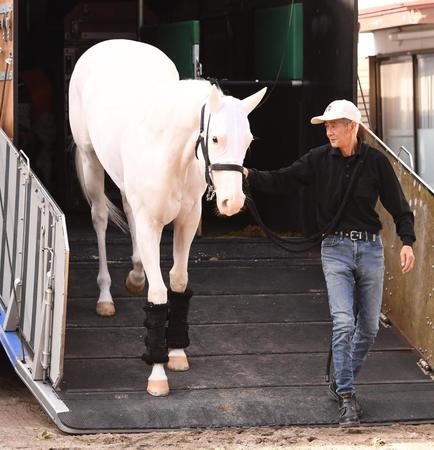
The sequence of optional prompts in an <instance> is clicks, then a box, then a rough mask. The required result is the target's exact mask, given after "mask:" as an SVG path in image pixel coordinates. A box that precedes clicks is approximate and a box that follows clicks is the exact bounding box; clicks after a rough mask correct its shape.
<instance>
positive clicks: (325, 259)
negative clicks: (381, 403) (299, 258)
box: [321, 236, 384, 395]
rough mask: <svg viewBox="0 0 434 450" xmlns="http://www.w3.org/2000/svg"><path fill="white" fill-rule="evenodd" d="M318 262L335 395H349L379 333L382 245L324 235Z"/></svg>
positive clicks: (378, 238) (382, 271) (381, 292)
mask: <svg viewBox="0 0 434 450" xmlns="http://www.w3.org/2000/svg"><path fill="white" fill-rule="evenodd" d="M321 260H322V268H323V271H324V276H325V280H326V284H327V292H328V298H329V307H330V314H331V317H332V320H333V336H332V351H333V364H334V370H335V380H336V385H337V393H338V394H340V395H342V394H347V393H353V392H354V391H355V390H354V385H353V383H354V379H355V378H356V376H357V374H358V372H359V370H360V368H361V366H362V363H363V361H364V360H365V359H366V357H367V355H368V351H369V349H370V347H371V346H372V344H373V343H374V340H375V337H376V336H377V333H378V328H379V321H380V312H381V300H382V297H383V279H384V250H383V243H382V241H381V238H380V237H379V236H377V239H376V241H375V242H372V241H352V240H351V239H349V238H345V237H344V238H341V237H339V236H328V237H326V238H325V239H324V240H323V241H322V244H321Z"/></svg>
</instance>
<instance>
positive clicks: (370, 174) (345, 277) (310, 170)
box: [244, 100, 416, 426]
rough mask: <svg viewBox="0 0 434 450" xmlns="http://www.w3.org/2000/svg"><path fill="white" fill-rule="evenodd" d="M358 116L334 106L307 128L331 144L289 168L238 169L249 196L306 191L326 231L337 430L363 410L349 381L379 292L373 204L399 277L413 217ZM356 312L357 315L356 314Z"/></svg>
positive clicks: (364, 348) (374, 328)
mask: <svg viewBox="0 0 434 450" xmlns="http://www.w3.org/2000/svg"><path fill="white" fill-rule="evenodd" d="M360 118H361V114H360V111H359V110H358V109H357V107H356V106H355V105H354V104H353V103H351V102H349V101H347V100H336V101H334V102H332V103H330V105H328V106H327V108H326V110H325V111H324V114H323V115H322V116H318V117H314V118H312V120H311V123H312V124H321V123H324V125H325V130H326V134H327V137H328V140H329V144H327V145H324V146H322V147H318V148H314V149H313V150H310V151H309V152H308V153H307V154H305V155H304V156H302V157H301V158H300V159H298V160H297V161H295V162H294V163H293V164H292V165H291V166H289V167H286V168H283V169H280V170H276V171H258V170H255V169H246V168H244V175H245V176H246V177H247V179H248V182H249V184H250V187H251V189H252V190H257V191H262V192H269V193H289V192H290V191H291V190H293V189H296V188H297V187H298V188H299V187H300V185H311V186H312V188H313V189H314V192H315V196H316V200H317V204H316V207H315V213H316V219H317V222H318V226H319V229H324V230H327V231H326V232H325V234H324V236H323V240H322V244H321V261H322V268H323V272H324V276H325V280H326V284H327V292H328V299H329V307H330V314H331V317H332V320H333V335H332V352H333V365H334V372H335V374H334V379H333V380H332V382H331V383H330V385H329V395H330V396H331V397H332V398H333V399H334V400H336V401H337V402H338V406H339V424H340V425H342V426H353V425H358V424H359V418H360V415H361V408H360V405H359V404H358V402H357V400H356V396H355V389H354V379H355V378H356V376H357V374H358V372H359V370H360V367H361V365H362V363H363V361H364V360H365V359H366V356H367V353H368V350H369V348H370V347H371V346H372V344H373V343H374V340H375V337H376V335H377V332H378V327H379V318H380V309H381V300H382V294H383V275H384V252H383V244H382V241H381V237H380V235H379V232H380V229H381V222H380V220H379V217H378V215H377V213H376V212H375V205H376V203H377V200H378V198H380V200H381V202H382V204H383V205H384V207H385V208H386V210H387V211H388V212H389V213H390V214H391V215H392V216H393V219H394V221H395V224H396V231H397V233H398V235H399V236H400V238H401V241H402V244H403V245H402V248H401V251H400V258H401V267H402V272H403V273H407V272H409V271H410V270H411V269H412V268H413V265H414V259H415V258H414V254H413V250H412V244H413V242H414V241H415V239H416V238H415V234H414V226H413V223H414V217H413V213H412V212H411V211H410V208H409V206H408V203H407V201H406V199H405V197H404V194H403V192H402V189H401V186H400V184H399V181H398V179H397V177H396V175H395V172H394V171H393V169H392V166H391V165H390V163H389V161H388V159H387V158H386V157H385V156H384V155H383V154H382V153H381V152H379V151H378V150H376V149H374V148H372V147H369V146H368V145H367V144H365V143H363V142H361V141H358V139H357V131H358V128H359V123H360ZM358 164H361V165H360V167H358V169H357V172H356V174H355V179H354V180H353V182H352V183H351V184H352V187H351V191H350V196H349V197H348V201H347V202H346V204H345V207H344V209H343V211H342V214H341V215H340V218H339V220H338V222H337V223H336V224H335V225H334V226H333V228H332V229H330V226H328V225H329V224H333V219H334V217H335V216H336V213H337V211H338V209H339V207H340V205H341V203H342V200H343V198H344V195H345V192H346V191H347V189H348V186H349V184H350V180H351V179H352V174H353V171H354V170H355V168H356V167H357V166H358ZM354 311H356V312H354Z"/></svg>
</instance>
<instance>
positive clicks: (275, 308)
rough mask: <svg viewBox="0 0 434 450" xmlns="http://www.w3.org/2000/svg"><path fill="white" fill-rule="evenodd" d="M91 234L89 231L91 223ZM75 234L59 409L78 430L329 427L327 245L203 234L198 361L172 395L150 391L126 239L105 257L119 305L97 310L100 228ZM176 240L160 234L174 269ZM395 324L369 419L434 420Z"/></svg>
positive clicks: (194, 334)
mask: <svg viewBox="0 0 434 450" xmlns="http://www.w3.org/2000/svg"><path fill="white" fill-rule="evenodd" d="M89 234H90V233H89ZM82 236H83V233H82V232H77V233H75V232H74V230H73V231H72V232H71V248H72V258H71V271H70V290H69V303H68V318H67V330H66V351H65V366H64V369H65V372H64V378H63V381H62V383H61V385H60V389H61V390H60V392H59V397H60V398H61V399H62V401H63V402H64V403H65V404H66V405H67V406H68V408H69V409H70V411H69V412H65V413H61V414H59V420H60V422H61V423H62V425H63V427H65V428H67V429H70V430H74V431H75V432H89V431H92V430H98V431H138V430H146V429H149V430H150V429H171V428H189V427H226V426H243V427H245V426H258V425H270V426H274V425H329V424H335V423H336V404H335V403H334V402H333V401H331V400H329V399H328V397H327V393H326V384H325V382H324V370H325V365H326V360H327V351H328V346H329V339H330V329H331V326H330V320H329V315H328V307H327V300H326V294H325V283H324V280H323V276H322V271H321V266H320V261H319V252H317V251H314V252H309V253H306V254H302V255H299V256H296V257H294V256H288V255H287V254H285V253H284V252H282V251H281V250H279V249H275V248H274V247H273V246H272V245H271V244H270V243H268V242H267V241H265V240H264V239H262V238H256V239H252V238H213V239H208V238H202V239H198V240H197V241H196V242H195V243H194V245H193V250H192V252H191V262H190V279H191V286H192V288H193V290H194V292H195V296H194V297H193V299H192V307H191V342H192V345H191V347H190V348H189V349H188V354H189V355H190V365H191V369H190V371H188V372H184V373H171V372H168V377H169V382H170V385H171V393H170V395H169V397H167V398H153V397H151V396H149V395H148V394H147V393H146V385H147V377H148V376H149V373H150V370H149V368H148V367H147V366H146V365H145V363H143V361H142V360H141V359H140V355H141V353H142V352H143V337H144V328H143V327H142V320H143V313H142V309H141V307H142V301H143V300H142V298H140V297H132V296H130V295H129V294H128V293H127V291H126V289H125V288H124V287H123V285H122V283H123V279H124V277H125V274H126V273H128V270H129V266H130V261H129V252H130V244H129V241H128V240H127V239H126V238H125V237H122V236H120V235H119V234H117V235H116V234H114V235H112V236H111V237H110V238H109V245H108V255H109V259H110V261H111V262H110V267H109V268H110V271H111V274H112V279H113V295H114V298H115V299H117V303H116V305H117V315H116V316H115V317H113V318H103V317H98V316H97V315H96V314H95V312H94V308H95V298H96V295H97V288H96V283H95V279H96V274H97V270H98V268H97V261H96V259H95V256H96V255H97V254H98V252H97V248H96V245H95V242H94V239H93V237H91V238H90V240H88V239H87V238H86V237H85V238H83V237H82ZM170 255H171V242H170V237H166V238H165V239H164V242H163V244H162V265H163V271H164V272H165V274H166V275H167V274H168V271H169V269H170V265H171V256H170ZM417 360H418V354H417V352H416V351H415V350H413V349H412V348H411V346H409V345H408V344H407V343H406V342H405V341H404V340H403V339H402V337H401V336H400V335H399V333H398V332H397V331H396V330H395V329H394V328H393V327H390V328H384V327H382V328H381V331H380V334H379V337H378V340H377V343H376V344H375V347H374V350H373V352H372V353H371V354H370V356H369V358H368V361H367V363H366V367H364V369H363V372H362V374H361V378H360V385H359V392H360V399H361V402H362V404H363V407H364V410H365V411H366V413H365V416H364V419H363V422H364V423H392V422H396V421H399V422H421V421H432V420H434V411H433V409H432V404H433V402H434V383H432V381H431V379H430V377H428V376H426V375H424V374H423V373H422V372H421V371H420V369H419V368H418V367H417V365H416V362H417Z"/></svg>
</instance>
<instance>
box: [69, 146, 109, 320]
mask: <svg viewBox="0 0 434 450" xmlns="http://www.w3.org/2000/svg"><path fill="white" fill-rule="evenodd" d="M77 152H79V155H77V165H78V164H80V163H81V168H79V167H78V171H79V176H80V169H81V170H82V179H80V182H81V183H82V187H83V190H84V191H85V194H86V195H87V197H88V199H89V202H90V205H91V211H92V223H93V228H94V230H95V232H96V236H97V240H98V256H99V270H98V277H97V283H98V286H99V291H100V293H99V298H98V302H97V304H96V313H97V314H98V315H99V316H112V315H113V314H114V313H115V307H114V303H113V299H112V296H111V293H110V286H111V278H110V274H109V271H108V267H107V253H106V243H105V238H106V230H107V223H108V208H107V203H106V197H105V195H104V169H103V167H102V165H101V163H100V162H99V160H98V158H97V156H96V154H95V152H94V151H93V149H92V148H91V147H90V148H88V149H85V150H82V149H81V148H77Z"/></svg>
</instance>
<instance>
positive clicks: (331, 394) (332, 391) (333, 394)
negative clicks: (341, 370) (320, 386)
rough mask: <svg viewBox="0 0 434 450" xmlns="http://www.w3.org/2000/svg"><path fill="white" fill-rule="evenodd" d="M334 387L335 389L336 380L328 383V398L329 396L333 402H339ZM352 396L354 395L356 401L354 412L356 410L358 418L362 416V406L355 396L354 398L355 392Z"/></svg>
mask: <svg viewBox="0 0 434 450" xmlns="http://www.w3.org/2000/svg"><path fill="white" fill-rule="evenodd" d="M336 389H337V386H336V381H332V382H331V383H330V384H329V388H328V391H327V394H328V396H329V398H331V399H332V400H334V401H335V402H339V394H338V393H337V392H336ZM353 396H354V401H355V403H356V412H357V415H358V416H359V418H360V417H362V414H363V410H362V407H361V406H360V403H359V402H358V401H357V398H356V396H355V394H353Z"/></svg>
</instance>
